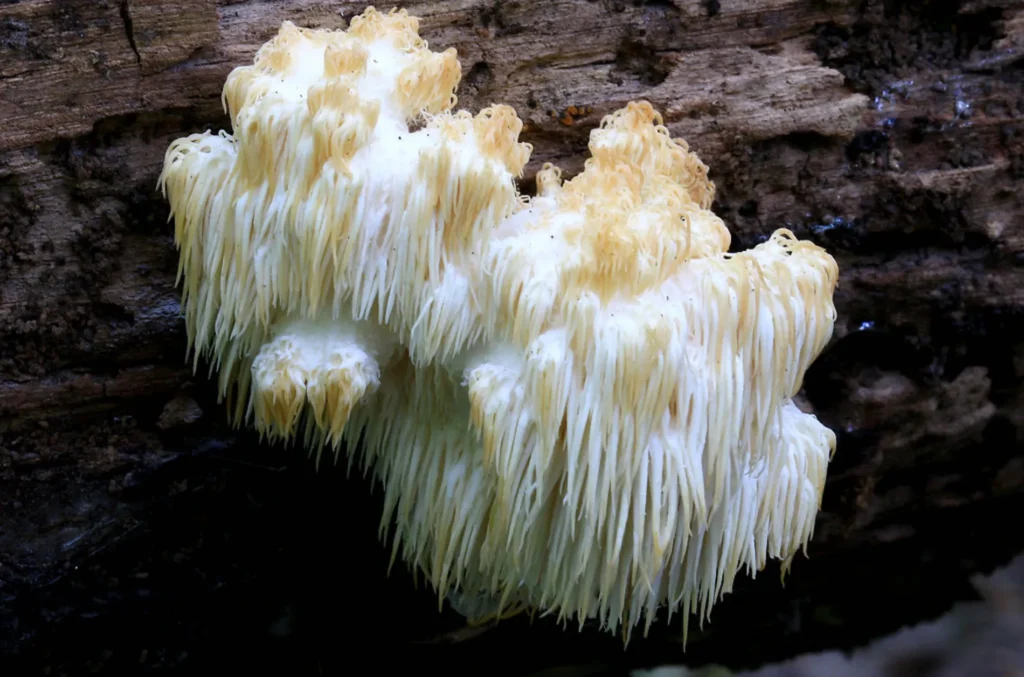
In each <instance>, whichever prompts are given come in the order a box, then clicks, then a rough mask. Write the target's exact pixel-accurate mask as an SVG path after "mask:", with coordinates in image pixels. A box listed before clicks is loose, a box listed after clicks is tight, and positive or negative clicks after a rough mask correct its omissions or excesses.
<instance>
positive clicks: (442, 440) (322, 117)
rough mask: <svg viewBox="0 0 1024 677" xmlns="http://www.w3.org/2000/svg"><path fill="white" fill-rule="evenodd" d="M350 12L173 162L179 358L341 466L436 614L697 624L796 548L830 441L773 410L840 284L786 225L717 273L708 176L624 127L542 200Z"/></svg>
mask: <svg viewBox="0 0 1024 677" xmlns="http://www.w3.org/2000/svg"><path fill="white" fill-rule="evenodd" d="M418 28H419V26H418V20H417V19H416V18H415V17H411V16H409V15H408V14H407V13H406V12H405V11H392V12H390V13H387V14H384V13H381V12H378V11H376V10H374V9H373V8H370V9H368V10H366V11H365V12H364V13H363V14H361V15H359V16H357V17H356V18H354V19H353V20H352V22H351V25H350V26H349V28H348V30H346V31H327V30H307V29H302V28H298V27H296V26H294V25H292V24H291V23H285V24H284V25H283V26H282V27H281V30H280V32H279V33H278V35H277V36H276V37H275V38H274V39H272V40H271V41H270V42H268V43H267V44H266V45H264V46H263V47H262V48H261V49H260V50H259V52H258V54H257V56H256V59H255V62H254V64H253V65H250V66H244V67H240V68H237V69H235V71H233V72H232V73H231V75H230V76H229V77H228V80H227V83H226V85H225V88H224V102H225V106H226V109H227V111H228V112H229V114H230V116H231V122H232V126H233V133H232V134H228V133H226V132H220V133H218V134H213V133H210V132H206V133H203V134H193V135H191V136H188V137H186V138H182V139H179V140H177V141H175V142H174V143H173V144H172V145H171V146H170V148H169V149H168V151H167V154H166V158H165V165H164V170H163V173H162V175H161V186H162V187H163V189H164V191H165V195H166V196H167V198H168V200H169V202H170V204H171V208H172V218H173V219H174V222H175V239H176V242H177V244H178V246H179V247H180V252H181V255H180V269H179V278H180V279H181V280H182V281H183V307H184V314H185V320H186V325H187V328H188V337H189V341H190V345H191V346H192V347H193V349H194V351H195V352H194V356H193V357H194V359H195V360H196V364H197V365H198V363H199V360H200V359H202V358H205V359H207V360H209V362H210V364H211V368H212V369H215V370H217V371H218V373H219V386H220V391H221V395H222V396H223V397H225V398H227V399H228V402H229V405H230V411H231V413H232V415H233V417H234V420H235V422H236V423H238V424H241V423H242V422H243V421H251V423H252V424H253V425H254V426H255V427H256V428H257V429H258V430H259V431H261V432H262V433H264V434H266V435H267V436H268V437H269V438H271V439H281V440H301V443H302V444H303V445H304V446H305V447H306V448H307V449H309V450H310V452H311V453H315V454H316V456H317V461H318V462H319V459H320V453H321V451H322V450H323V449H324V448H326V447H329V448H331V449H332V450H333V453H334V454H335V458H337V456H338V454H339V453H340V450H341V447H342V442H343V440H349V441H351V442H354V441H356V440H357V439H359V441H360V443H359V445H358V446H356V445H352V446H351V447H350V448H349V449H348V451H347V453H348V454H349V458H350V461H351V460H353V459H355V460H358V461H359V462H361V464H363V465H364V467H366V468H368V469H370V470H372V472H373V474H374V475H375V476H376V478H378V479H379V480H380V481H381V482H382V484H383V485H384V487H385V512H384V515H383V517H382V522H381V530H382V533H384V534H390V539H391V543H392V548H393V552H394V556H395V557H399V556H400V557H401V559H402V560H403V561H405V562H406V563H408V564H409V565H410V566H413V567H416V568H419V569H421V570H422V571H424V572H425V573H426V575H427V576H428V577H429V580H430V581H431V583H432V584H433V585H434V587H435V588H436V590H437V591H438V593H439V595H440V596H441V598H442V599H444V598H446V597H450V598H451V599H452V600H459V602H458V603H459V604H460V606H461V607H462V608H473V609H483V608H485V607H486V606H487V601H488V600H493V607H494V608H493V611H494V612H495V613H496V614H497V615H501V614H502V613H503V612H504V611H506V610H507V609H508V608H511V607H526V608H530V609H536V610H542V611H545V612H549V613H553V614H555V615H557V616H558V617H559V618H560V619H562V620H569V619H576V620H578V621H579V622H580V623H583V622H584V621H586V620H587V619H597V621H598V622H599V623H600V624H601V625H602V626H603V627H605V628H607V629H608V630H610V631H622V632H623V633H624V636H625V637H626V639H627V640H628V638H629V636H630V633H631V632H632V630H633V629H634V628H635V627H636V626H638V625H640V624H641V623H643V624H644V630H645V631H646V629H647V628H649V627H650V624H651V622H652V621H653V620H654V618H655V615H656V613H657V612H658V610H659V609H661V608H664V609H666V610H667V612H668V615H669V616H671V614H672V613H673V612H682V613H683V614H684V617H686V618H688V617H689V615H691V614H698V615H699V617H700V619H701V620H703V619H705V618H707V615H708V613H709V611H710V609H711V606H712V605H713V603H714V602H715V601H716V600H717V599H719V598H720V597H721V595H722V594H724V593H725V592H728V591H729V589H730V588H731V586H732V584H733V581H734V579H735V577H736V575H737V574H738V573H739V572H740V571H741V570H746V571H747V572H748V573H750V574H753V573H754V572H756V571H757V570H759V569H761V568H763V567H764V566H765V564H766V560H767V558H769V557H771V558H776V559H781V560H783V561H784V562H786V563H788V562H789V561H790V560H791V558H792V557H793V556H794V555H795V554H796V553H797V552H798V551H799V550H800V549H802V548H806V545H807V543H808V541H809V539H810V537H811V534H812V531H813V527H814V520H815V515H816V513H817V511H818V508H819V505H820V501H821V496H822V492H823V489H824V481H825V475H826V470H827V466H828V462H829V459H830V457H831V454H832V453H833V451H834V448H835V435H834V434H833V433H832V432H831V431H830V430H829V429H828V428H826V427H824V426H823V425H822V424H821V423H819V422H818V420H817V419H816V418H815V417H814V416H813V415H809V414H805V413H803V412H801V411H800V410H799V409H798V408H797V407H796V405H795V404H794V403H793V397H794V396H795V395H796V393H797V391H798V390H799V388H800V386H801V382H802V379H803V376H804V373H805V371H806V370H807V368H808V366H809V365H810V364H811V362H812V361H813V360H814V359H815V358H816V356H817V355H818V354H819V353H820V351H821V350H822V349H823V348H824V346H825V345H826V343H827V342H828V341H829V339H830V337H831V335H832V331H833V325H834V322H835V315H836V312H835V308H834V305H833V301H832V297H833V293H834V290H835V287H836V282H837V276H838V269H837V266H836V263H835V261H834V260H833V258H832V257H831V256H829V255H828V254H827V253H826V252H825V251H824V250H822V249H821V248H820V247H818V246H816V245H814V244H812V243H810V242H805V241H800V240H798V239H797V238H796V237H795V236H794V235H793V234H792V233H791V232H789V231H786V230H778V231H776V232H775V233H774V234H772V235H771V237H770V238H769V239H768V240H767V241H766V242H764V243H762V244H760V245H758V246H756V247H754V248H753V249H751V250H749V251H745V252H740V253H729V251H728V250H729V245H730V235H729V231H728V230H727V228H726V226H725V224H724V223H723V221H722V220H721V219H720V218H719V217H718V216H716V215H715V214H714V213H713V212H712V211H711V209H710V207H711V203H712V200H713V197H714V191H715V187H714V184H713V183H712V182H711V181H710V180H709V178H708V168H707V167H706V166H705V165H704V164H703V163H702V162H701V161H700V159H698V157H697V156H696V155H695V154H694V153H692V152H691V151H690V150H689V148H688V147H687V145H686V144H685V143H684V142H683V141H681V140H679V139H674V138H672V136H671V135H670V133H669V131H668V130H667V129H666V127H665V126H664V124H663V121H662V119H661V117H660V115H659V114H658V113H657V112H656V111H655V110H654V109H653V107H652V106H651V105H650V104H649V103H647V102H643V101H640V102H631V103H629V104H628V105H626V106H625V107H624V108H622V109H621V110H618V111H616V112H614V113H612V114H610V115H608V116H606V117H605V118H604V119H603V121H602V122H601V125H600V126H599V127H598V128H597V129H594V130H593V131H592V133H591V137H590V158H589V159H588V160H587V162H586V165H585V169H584V171H583V172H582V173H580V174H579V175H577V176H575V177H573V178H571V179H569V180H567V181H564V182H563V179H562V176H561V172H560V171H559V170H558V169H557V168H556V167H554V166H551V165H545V166H544V167H543V168H542V169H541V170H540V171H539V172H538V174H537V187H538V193H537V196H536V197H532V198H530V197H526V196H524V195H521V194H520V193H519V192H518V190H517V187H516V179H517V178H518V177H519V176H520V175H521V173H522V172H523V169H524V167H525V165H526V163H527V161H528V159H529V156H530V153H531V151H532V149H531V147H530V146H529V144H526V143H522V142H520V141H519V133H520V131H521V129H522V123H521V121H520V120H519V118H518V117H517V116H516V113H515V111H513V110H512V109H511V108H509V107H508V106H504V105H493V106H491V107H489V108H486V109H484V110H483V111H481V112H480V113H479V114H477V115H475V116H472V115H470V114H469V113H467V112H465V111H457V112H456V111H455V110H454V107H455V105H456V96H455V88H456V87H457V85H458V81H459V79H460V76H461V71H460V66H459V62H458V60H457V58H456V54H455V51H454V50H452V49H449V50H447V51H445V52H441V53H437V52H432V51H430V50H429V48H428V45H427V43H426V42H425V41H424V40H423V39H422V38H421V37H420V36H419V32H418Z"/></svg>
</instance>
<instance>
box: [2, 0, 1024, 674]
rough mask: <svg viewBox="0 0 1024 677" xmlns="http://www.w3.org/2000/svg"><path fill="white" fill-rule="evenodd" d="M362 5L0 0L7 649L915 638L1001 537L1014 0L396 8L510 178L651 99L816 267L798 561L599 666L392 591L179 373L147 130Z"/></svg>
mask: <svg viewBox="0 0 1024 677" xmlns="http://www.w3.org/2000/svg"><path fill="white" fill-rule="evenodd" d="M364 6H365V3H320V2H307V1H301V2H283V1H269V2H246V1H241V2H239V1H230V0H222V1H221V2H213V1H212V0H173V1H172V0H122V1H120V2H115V1H112V0H107V1H103V0H98V1H97V0H67V1H64V2H46V1H43V0H25V1H22V2H14V3H2V6H0V120H3V124H2V125H0V417H2V420H0V427H2V429H0V645H2V650H3V654H4V655H6V656H9V657H11V658H12V659H17V660H19V661H22V667H26V668H30V669H33V670H35V669H37V668H39V667H40V666H41V665H43V664H44V663H45V664H48V665H51V666H58V667H59V669H62V670H64V671H65V672H67V673H68V674H71V673H77V672H79V671H83V670H86V669H92V668H103V667H111V666H121V667H123V666H134V667H135V669H137V667H138V666H140V665H141V666H155V665H162V666H165V667H170V666H182V667H193V668H194V667H196V666H204V667H205V666H211V665H214V664H224V665H230V666H232V667H234V668H235V669H237V668H238V667H240V666H242V665H247V664H249V663H250V662H251V664H252V665H258V666H267V665H274V664H278V665H282V666H288V668H289V670H291V671H292V672H293V673H296V674H307V672H308V673H309V674H313V671H314V670H318V669H319V670H328V671H329V670H332V669H337V668H338V667H339V666H345V665H350V664H351V662H352V661H360V662H361V661H362V660H364V659H367V660H374V661H375V664H376V665H380V664H381V661H382V660H383V661H384V662H385V663H386V662H387V660H390V659H391V657H390V656H388V655H386V654H385V655H383V656H382V654H381V651H380V647H381V646H384V647H390V648H391V649H393V651H394V652H395V655H396V656H399V657H407V656H409V655H414V656H419V657H420V658H422V659H423V661H424V663H423V664H424V665H428V664H430V662H431V661H436V662H438V663H439V664H440V663H443V664H445V665H446V669H448V670H449V672H450V671H451V670H455V671H462V670H463V669H464V668H465V669H467V670H472V669H475V668H477V667H479V666H480V665H487V666H488V669H493V670H497V671H498V672H501V673H502V674H526V673H528V672H529V671H530V670H538V669H541V668H550V667H555V666H558V665H564V664H577V665H581V664H591V663H593V664H594V665H596V666H597V667H598V668H600V669H618V668H622V667H623V666H626V665H644V664H652V663H658V662H663V661H679V660H683V659H685V660H687V661H689V662H698V663H699V662H703V661H708V660H710V661H717V662H719V663H726V664H732V665H756V664H758V663H760V662H763V661H767V660H773V659H777V658H783V657H787V656H792V655H794V654H796V653H799V652H801V651H805V650H809V649H815V648H825V647H837V646H852V645H855V644H857V643H860V642H863V641H865V640H866V639H868V638H870V637H874V636H877V635H880V634H882V633H885V632H888V631H890V630H893V629H895V628H897V627H899V626H900V625H902V624H905V623H910V622H915V621H920V620H924V619H926V618H930V617H932V616H934V615H936V614H938V613H940V612H941V611H943V610H944V609H946V608H947V607H949V606H950V605H951V604H952V603H953V602H954V601H955V600H956V599H958V598H960V597H963V596H969V595H970V594H972V593H971V589H970V587H969V586H968V585H967V580H968V577H969V576H970V575H971V574H972V573H976V572H979V571H987V570H989V569H991V568H992V567H993V566H995V565H997V564H1001V563H1003V562H1005V561H1007V560H1008V559H1009V557H1010V556H1011V554H1012V553H1014V552H1017V551H1019V550H1021V549H1024V530H1021V529H1020V528H1019V525H1016V524H1015V523H1014V521H1013V519H1012V518H1011V515H1021V514H1024V455H1022V453H1021V445H1020V440H1021V431H1022V426H1024V413H1022V412H1024V407H1022V405H1024V292H1022V291H1021V290H1022V289H1024V225H1022V216H1024V202H1022V200H1024V198H1022V197H1021V196H1020V191H1019V185H1020V180H1021V178H1022V174H1024V86H1022V84H1024V71H1022V70H1021V65H1022V63H1024V60H1022V54H1024V51H1022V50H1024V3H1021V2H1015V1H1012V0H991V1H988V0H972V1H969V2H952V1H942V2H927V3H926V2H906V3H900V2H892V1H888V2H874V1H868V2H852V1H850V2H846V1H843V0H829V1H821V2H812V1H808V2H795V1H794V2H787V1H785V0H751V1H750V2H745V3H740V2H728V1H725V0H723V1H722V2H719V1H718V0H692V1H691V0H672V1H664V0H659V1H654V0H649V1H646V2H644V1H643V0H636V1H632V2H631V1H625V0H624V1H622V2H619V1H617V0H592V1H588V0H562V1H559V2H551V3H542V4H538V3H530V2H520V1H518V0H488V1H476V0H460V1H458V2H413V3H407V4H406V5H405V6H406V7H407V8H408V9H409V10H410V11H411V12H412V13H414V14H417V15H419V16H421V17H422V30H421V32H422V34H423V35H424V36H425V37H426V38H427V39H428V40H429V41H430V43H431V45H432V46H433V47H434V48H447V47H449V46H452V47H456V48H457V49H458V51H459V55H460V59H461V61H462V65H463V74H464V77H463V82H462V85H461V88H460V93H459V96H460V106H463V107H465V108H467V109H469V110H472V111H475V110H478V109H479V108H481V107H483V106H484V105H487V104H488V103H491V102H501V103H507V104H510V105H512V106H514V107H515V108H516V110H517V111H518V113H519V115H520V116H521V117H522V118H523V119H524V121H525V122H526V129H525V131H524V134H523V138H524V140H527V141H529V142H531V143H532V144H533V145H534V148H535V150H534V154H533V159H532V161H531V163H530V165H529V167H528V170H527V173H526V176H525V178H524V181H523V185H524V188H525V189H527V190H528V189H529V188H530V186H531V182H532V176H533V174H534V172H536V170H537V169H538V168H539V167H540V165H541V164H542V163H544V162H547V161H553V162H556V163H557V164H559V165H561V166H562V167H563V168H564V169H565V170H566V172H567V173H568V174H572V173H574V172H576V171H578V170H579V169H580V168H581V166H582V163H583V160H584V159H585V157H586V144H587V138H588V133H589V131H590V129H592V128H593V127H594V126H595V125H597V124H598V122H599V121H600V119H601V117H602V116H603V115H604V114H606V113H608V112H610V111H612V110H614V109H616V108H618V107H620V106H621V105H623V104H624V103H625V102H627V101H629V100H631V99H638V98H645V99H648V100H650V101H651V102H652V103H653V104H654V105H655V106H656V107H657V108H658V109H660V110H661V111H663V113H664V115H665V120H666V123H667V124H668V126H669V127H670V128H671V130H672V131H673V132H674V133H675V134H676V135H678V136H682V137H684V138H685V139H686V140H687V141H688V142H689V144H690V145H691V147H692V148H693V149H695V150H696V151H697V152H698V153H699V154H700V155H701V157H702V159H703V160H704V161H705V162H706V163H707V164H708V165H709V166H710V167H711V171H712V176H713V178H714V180H715V181H716V183H717V186H718V193H717V200H716V203H715V206H714V209H715V211H716V212H717V213H718V214H719V215H721V216H722V217H723V218H724V219H725V220H726V222H727V223H728V225H729V227H730V229H731V230H732V232H733V236H734V243H735V245H734V246H735V248H736V249H744V248H747V247H749V246H751V245H753V244H756V243H757V242H758V241H759V240H760V239H763V238H764V237H766V236H767V234H768V233H770V232H771V231H772V230H774V229H775V228H778V227H781V226H785V227H788V228H790V229H792V230H793V231H794V232H796V233H797V235H799V236H800V237H807V238H811V239H813V240H815V241H816V242H818V243H820V244H822V245H823V246H825V247H827V248H828V249H829V250H830V251H831V252H832V253H833V254H834V255H835V257H836V258H837V260H838V261H839V264H840V269H841V279H840V287H839V290H838V292H837V296H836V301H837V304H838V309H839V321H838V324H837V330H836V336H835V339H834V340H833V342H832V344H831V346H830V347H829V349H828V351H827V352H826V354H824V355H823V356H822V357H821V359H820V360H819V361H818V362H817V363H816V365H815V366H814V368H813V369H812V370H811V372H810V373H809V374H808V376H807V379H806V383H805V391H804V393H803V395H802V397H803V398H804V399H805V401H806V403H807V404H808V406H809V407H811V408H812V409H813V410H814V411H815V412H816V413H817V415H818V416H819V417H820V418H821V419H822V420H823V421H824V422H825V423H826V424H828V425H830V426H831V427H833V428H834V429H835V430H836V431H837V433H838V435H839V450H838V453H837V456H836V460H835V462H834V465H833V467H832V470H831V474H830V479H829V484H828V488H827V490H826V496H825V503H824V506H823V508H822V513H821V515H820V518H819V522H818V527H817V531H816V535H815V538H814V541H813V542H812V544H811V547H810V549H809V558H808V559H804V558H802V557H800V558H798V559H797V561H796V562H795V565H794V567H793V571H792V572H791V574H790V575H789V576H788V577H787V579H786V587H785V588H783V587H782V586H781V585H780V584H779V581H778V576H777V573H778V572H777V569H772V568H770V569H769V570H768V571H767V572H766V573H764V574H762V575H761V576H759V577H758V578H757V580H756V581H744V582H743V583H742V584H741V585H740V586H739V588H738V589H737V590H736V591H735V592H734V593H733V594H731V595H729V596H728V597H727V598H726V599H725V600H724V601H723V602H722V603H721V605H720V606H719V607H716V610H715V612H714V615H713V617H712V622H711V624H710V625H707V626H705V627H704V629H703V630H702V631H696V632H693V631H692V632H691V638H690V644H689V646H688V647H687V653H686V654H685V655H684V654H683V653H682V647H681V646H680V642H679V639H680V635H679V624H678V619H673V621H672V623H671V624H667V623H659V624H656V626H655V628H653V629H652V631H651V635H650V637H648V638H647V639H636V640H634V641H633V643H632V644H631V645H630V648H629V650H628V651H626V652H623V651H622V647H621V644H620V642H619V639H618V638H614V637H604V636H602V635H601V634H600V633H597V632H595V631H593V630H592V629H590V628H585V629H584V630H583V631H582V632H580V631H578V629H577V628H576V627H575V626H571V627H569V628H568V629H566V630H562V629H560V628H559V627H557V626H556V625H555V624H554V623H553V622H552V621H550V620H548V619H536V620H534V622H533V623H532V625H531V624H530V623H529V622H528V620H527V619H522V618H518V619H513V620H510V621H507V622H503V623H501V624H499V625H498V626H497V627H495V628H488V629H485V630H484V631H483V632H479V631H468V630H466V629H464V628H461V627H460V621H459V619H458V618H456V617H455V616H453V615H452V614H451V613H450V612H444V613H440V614H439V613H438V612H437V603H436V599H435V598H434V597H433V596H432V595H431V594H430V593H429V592H425V591H422V590H420V591H418V592H417V591H415V590H414V589H413V587H412V584H411V582H410V579H409V578H408V576H407V575H406V574H405V572H403V571H400V570H399V569H400V567H396V571H395V572H393V574H392V576H391V577H390V578H387V577H386V576H385V573H384V572H385V570H386V567H387V560H388V554H389V553H388V551H387V549H386V547H384V546H382V545H381V544H380V543H379V542H378V540H377V537H376V527H377V513H376V511H377V503H376V500H377V498H376V497H375V496H371V494H370V487H369V483H368V482H366V481H364V480H362V479H361V478H358V477H352V478H348V479H347V478H345V476H344V468H343V464H342V467H339V468H338V469H327V470H322V471H321V472H320V473H319V475H315V474H314V473H313V472H312V470H311V468H310V467H309V466H310V464H309V463H307V461H306V458H305V456H304V454H302V453H300V452H299V451H298V450H283V449H277V448H268V447H266V446H264V445H261V444H259V442H258V440H255V439H254V438H253V437H252V436H251V435H249V434H247V433H245V432H239V431H232V430H229V429H227V427H226V426H225V425H224V423H223V421H224V412H223V411H222V409H221V408H220V407H219V406H218V404H217V403H216V401H215V398H214V395H213V389H212V387H211V385H210V384H209V383H208V382H207V380H206V379H204V378H203V376H204V375H205V371H204V367H202V366H201V367H200V371H199V373H198V375H194V374H193V372H192V370H191V365H190V364H189V363H187V362H186V360H185V339H184V331H183V326H182V323H181V320H180V318H179V316H178V292H177V290H176V289H175V272H176V265H177V257H176V252H175V250H174V247H173V242H172V237H171V229H170V228H169V226H168V224H167V223H166V219H167V206H166V204H165V203H164V202H163V201H162V200H161V198H160V196H159V195H158V194H157V192H156V189H155V185H156V178H157V175H158V173H159V171H160V166H161V163H162V159H163V153H164V150H165V149H166V147H167V145H168V144H169V143H170V141H171V140H173V139H174V138H176V137H178V136H181V135H184V134H187V133H191V132H195V131H200V130H202V129H207V128H210V129H220V128H224V127H225V125H226V124H227V120H226V119H225V117H224V115H223V112H222V110H221V107H220V88H221V86H222V84H223V82H224V78H225V76H226V75H227V73H228V72H229V71H230V69H231V68H233V67H234V66H237V65H240V64H243V63H246V62H248V61H249V60H250V59H251V57H252V55H253V53H254V51H255V49H256V48H257V47H258V46H259V45H260V44H261V43H262V42H263V41H265V40H266V39H268V38H269V37H270V36H271V35H273V34H274V32H275V31H276V29H277V27H278V25H279V24H280V22H281V21H282V20H285V19H289V20H292V21H294V22H296V23H298V24H301V25H306V26H320V27H339V28H341V27H344V25H345V22H346V20H347V18H349V17H351V16H353V15H354V14H356V13H357V12H359V11H361V10H362V9H363V7H364ZM339 549H340V552H341V553H342V555H341V556H339V555H338V554H337V553H338V550H339ZM353 624H354V629H353ZM343 633H344V634H343ZM339 638H343V639H339ZM737 641H741V642H742V643H741V644H740V645H737V644H736V642H737ZM523 646H530V647H531V649H532V650H530V651H522V650H521V649H520V647H523ZM370 647H372V650H371V648H370ZM739 647H742V648H739ZM496 657H500V660H497V661H496V660H495V658H496ZM481 661H482V662H481ZM496 663H497V665H496ZM609 666H611V667H609ZM493 670H492V671H493ZM304 671H305V672H304ZM503 671H504V672H503ZM19 674H20V673H19ZM26 674H29V673H26Z"/></svg>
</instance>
